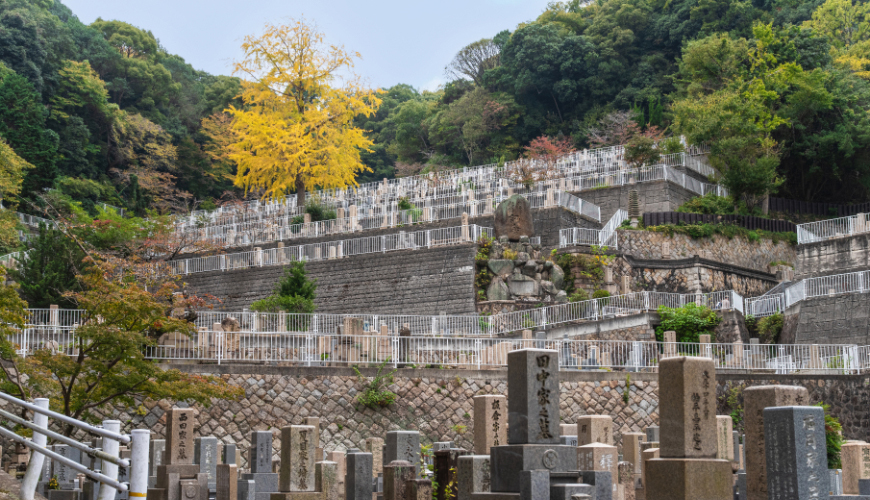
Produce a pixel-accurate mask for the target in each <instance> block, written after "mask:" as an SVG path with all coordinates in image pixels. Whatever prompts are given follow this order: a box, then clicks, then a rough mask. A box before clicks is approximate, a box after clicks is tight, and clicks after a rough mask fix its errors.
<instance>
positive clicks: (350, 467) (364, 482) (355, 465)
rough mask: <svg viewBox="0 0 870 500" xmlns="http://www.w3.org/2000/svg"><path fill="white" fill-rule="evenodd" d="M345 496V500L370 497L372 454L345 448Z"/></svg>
mask: <svg viewBox="0 0 870 500" xmlns="http://www.w3.org/2000/svg"><path fill="white" fill-rule="evenodd" d="M346 460H347V475H346V476H345V483H344V489H345V498H346V499H347V500H371V499H372V464H373V459H372V454H371V453H363V452H362V451H360V450H358V449H356V448H351V449H349V450H347V458H346Z"/></svg>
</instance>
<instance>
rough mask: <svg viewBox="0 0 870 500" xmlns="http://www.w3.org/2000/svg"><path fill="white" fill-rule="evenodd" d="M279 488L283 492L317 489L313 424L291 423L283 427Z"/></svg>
mask: <svg viewBox="0 0 870 500" xmlns="http://www.w3.org/2000/svg"><path fill="white" fill-rule="evenodd" d="M278 489H280V490H281V491H282V492H296V491H315V490H314V427H313V426H310V425H291V426H289V427H284V428H282V429H281V469H280V475H279V478H278Z"/></svg>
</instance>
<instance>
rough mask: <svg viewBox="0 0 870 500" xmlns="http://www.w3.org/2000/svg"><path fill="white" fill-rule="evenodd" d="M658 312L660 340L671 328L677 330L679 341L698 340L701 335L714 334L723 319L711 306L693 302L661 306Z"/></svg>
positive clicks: (658, 336)
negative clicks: (683, 304) (672, 306)
mask: <svg viewBox="0 0 870 500" xmlns="http://www.w3.org/2000/svg"><path fill="white" fill-rule="evenodd" d="M658 313H659V318H660V319H661V324H660V325H659V326H658V327H656V338H657V339H658V340H659V342H661V341H662V340H663V339H664V333H665V332H666V331H669V330H673V331H675V332H677V342H698V336H699V335H702V334H713V330H714V329H715V328H716V327H717V326H719V323H720V322H721V321H722V318H720V317H719V316H718V315H717V314H716V313H715V312H713V311H712V310H710V308H709V307H706V306H699V305H697V304H694V303H691V302H690V303H688V304H686V305H685V306H683V307H677V308H671V307H666V306H659V308H658Z"/></svg>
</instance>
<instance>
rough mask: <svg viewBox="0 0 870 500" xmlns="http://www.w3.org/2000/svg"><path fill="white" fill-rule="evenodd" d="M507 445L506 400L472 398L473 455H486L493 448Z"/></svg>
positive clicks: (487, 395)
mask: <svg viewBox="0 0 870 500" xmlns="http://www.w3.org/2000/svg"><path fill="white" fill-rule="evenodd" d="M506 443H507V398H506V397H504V396H501V395H496V394H486V395H482V396H474V453H475V454H478V455H488V454H489V449H490V448H492V447H493V446H501V445H503V444H506Z"/></svg>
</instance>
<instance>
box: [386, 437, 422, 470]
mask: <svg viewBox="0 0 870 500" xmlns="http://www.w3.org/2000/svg"><path fill="white" fill-rule="evenodd" d="M386 445H387V447H386V452H385V453H384V462H385V463H390V462H394V461H396V460H404V461H406V462H410V463H412V464H414V465H415V466H417V465H418V464H419V463H420V433H419V432H418V431H389V432H387V442H386Z"/></svg>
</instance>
